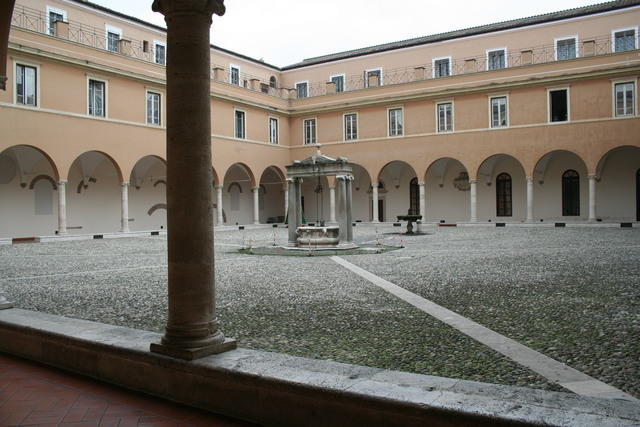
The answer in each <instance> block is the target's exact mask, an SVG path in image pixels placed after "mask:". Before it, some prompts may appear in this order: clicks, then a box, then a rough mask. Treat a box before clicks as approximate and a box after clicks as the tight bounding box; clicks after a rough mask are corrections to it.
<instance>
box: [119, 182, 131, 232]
mask: <svg viewBox="0 0 640 427" xmlns="http://www.w3.org/2000/svg"><path fill="white" fill-rule="evenodd" d="M120 188H121V204H120V207H121V212H120V232H121V233H128V232H129V183H128V182H123V183H121V184H120Z"/></svg>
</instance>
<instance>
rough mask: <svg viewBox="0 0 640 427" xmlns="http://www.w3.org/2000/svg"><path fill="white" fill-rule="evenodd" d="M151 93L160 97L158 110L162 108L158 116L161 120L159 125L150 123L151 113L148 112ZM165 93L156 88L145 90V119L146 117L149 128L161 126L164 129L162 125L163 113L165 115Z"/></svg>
mask: <svg viewBox="0 0 640 427" xmlns="http://www.w3.org/2000/svg"><path fill="white" fill-rule="evenodd" d="M149 93H154V94H156V95H160V103H159V106H158V108H160V114H158V119H159V120H160V122H159V123H149V111H148V110H147V107H148V105H147V97H148V96H149ZM164 98H165V96H164V91H162V90H159V89H156V88H152V87H148V88H146V89H145V91H144V117H145V123H146V124H148V125H149V126H159V127H162V124H163V123H164V120H163V117H162V116H163V113H164Z"/></svg>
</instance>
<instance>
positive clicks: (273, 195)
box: [260, 183, 285, 224]
mask: <svg viewBox="0 0 640 427" xmlns="http://www.w3.org/2000/svg"><path fill="white" fill-rule="evenodd" d="M264 186H265V188H266V190H267V191H266V193H265V194H264V198H263V200H264V204H263V205H260V222H261V223H263V224H266V222H267V219H269V218H270V217H278V216H285V211H284V191H283V189H282V184H275V183H273V184H264Z"/></svg>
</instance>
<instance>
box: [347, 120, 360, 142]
mask: <svg viewBox="0 0 640 427" xmlns="http://www.w3.org/2000/svg"><path fill="white" fill-rule="evenodd" d="M354 139H358V115H357V114H356V113H350V114H345V115H344V140H345V141H352V140H354Z"/></svg>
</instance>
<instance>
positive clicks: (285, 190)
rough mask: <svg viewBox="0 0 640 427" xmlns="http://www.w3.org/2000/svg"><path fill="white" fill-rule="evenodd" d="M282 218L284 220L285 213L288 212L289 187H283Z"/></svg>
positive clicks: (285, 217)
mask: <svg viewBox="0 0 640 427" xmlns="http://www.w3.org/2000/svg"><path fill="white" fill-rule="evenodd" d="M283 191H284V219H285V221H286V219H287V214H288V213H289V187H288V186H287V187H284V190H283Z"/></svg>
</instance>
